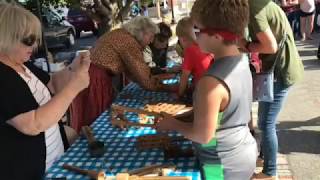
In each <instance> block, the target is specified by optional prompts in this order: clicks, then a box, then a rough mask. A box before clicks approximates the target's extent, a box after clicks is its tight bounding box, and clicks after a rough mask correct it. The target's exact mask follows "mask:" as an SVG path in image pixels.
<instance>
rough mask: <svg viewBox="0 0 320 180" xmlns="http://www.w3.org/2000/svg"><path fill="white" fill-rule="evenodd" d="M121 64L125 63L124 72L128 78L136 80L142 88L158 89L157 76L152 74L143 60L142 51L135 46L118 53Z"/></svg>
mask: <svg viewBox="0 0 320 180" xmlns="http://www.w3.org/2000/svg"><path fill="white" fill-rule="evenodd" d="M120 56H121V59H122V62H123V64H124V65H125V71H126V72H125V73H126V74H128V75H129V76H128V78H130V79H132V80H134V81H135V82H137V83H138V84H139V85H140V86H141V87H142V88H143V89H146V90H153V91H155V90H158V88H159V83H158V81H157V78H156V77H154V76H152V74H151V70H150V68H149V67H148V66H147V64H146V63H145V62H144V58H143V53H142V51H141V50H140V49H139V48H137V47H134V46H133V47H132V48H128V49H125V50H123V51H122V52H121V53H120Z"/></svg>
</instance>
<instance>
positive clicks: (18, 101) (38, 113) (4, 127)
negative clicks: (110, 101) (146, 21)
mask: <svg viewBox="0 0 320 180" xmlns="http://www.w3.org/2000/svg"><path fill="white" fill-rule="evenodd" d="M0 23H1V26H0V37H1V38H0V84H1V88H0V142H1V143H2V144H3V145H2V146H1V153H0V169H1V173H0V179H10V180H21V179H24V180H35V179H42V178H43V176H44V173H45V170H46V169H48V168H49V167H50V166H51V165H52V164H53V163H54V161H55V160H57V159H58V158H59V157H60V156H61V155H62V154H63V152H64V149H65V148H66V147H67V145H68V144H67V141H66V135H65V131H64V129H63V128H62V126H61V125H60V124H58V122H59V120H60V119H61V117H62V116H63V115H64V113H65V112H66V110H67V108H68V106H69V105H70V103H71V102H72V100H73V98H75V96H76V95H77V94H78V93H79V92H80V91H82V90H83V89H84V88H86V87H87V86H88V84H89V75H88V69H89V66H90V57H89V55H90V54H89V53H84V54H81V56H79V57H77V58H76V59H75V60H74V63H72V64H71V66H70V67H69V68H67V69H65V70H63V71H60V72H57V73H55V74H53V75H51V76H49V75H48V74H47V73H45V72H44V71H42V70H40V69H38V68H37V67H35V66H34V65H33V64H31V63H30V62H29V61H28V60H29V59H30V56H31V55H32V53H33V51H34V50H35V49H36V48H37V47H38V45H39V42H41V34H42V33H41V24H40V22H39V20H38V18H37V17H36V16H34V15H33V14H32V13H31V12H29V11H28V10H25V9H24V8H22V7H19V6H17V5H13V4H7V3H0ZM51 93H54V94H55V96H53V97H51Z"/></svg>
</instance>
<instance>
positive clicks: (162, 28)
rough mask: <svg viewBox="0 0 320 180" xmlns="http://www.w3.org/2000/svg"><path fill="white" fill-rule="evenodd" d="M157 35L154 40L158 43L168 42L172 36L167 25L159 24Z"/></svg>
mask: <svg viewBox="0 0 320 180" xmlns="http://www.w3.org/2000/svg"><path fill="white" fill-rule="evenodd" d="M158 27H159V33H158V34H155V38H156V39H158V40H159V41H160V42H163V41H166V40H169V39H170V38H171V36H172V31H171V28H170V26H169V25H168V24H166V23H164V22H161V23H159V24H158Z"/></svg>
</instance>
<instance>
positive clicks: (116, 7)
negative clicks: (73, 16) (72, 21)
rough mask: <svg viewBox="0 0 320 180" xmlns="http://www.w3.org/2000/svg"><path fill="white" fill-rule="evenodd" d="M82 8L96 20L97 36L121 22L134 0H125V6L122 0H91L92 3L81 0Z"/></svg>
mask: <svg viewBox="0 0 320 180" xmlns="http://www.w3.org/2000/svg"><path fill="white" fill-rule="evenodd" d="M81 1H82V2H81V4H82V9H84V10H85V11H86V12H87V14H88V15H89V16H90V17H91V18H92V19H93V20H94V21H96V22H97V24H98V36H101V35H102V34H104V33H106V32H108V31H110V30H111V28H112V27H116V26H118V25H119V24H120V23H123V20H124V18H125V17H127V16H128V15H129V12H130V10H131V4H132V2H133V1H134V0H127V3H126V4H125V6H123V4H122V0H93V2H92V4H93V5H92V4H86V3H85V1H84V0H81Z"/></svg>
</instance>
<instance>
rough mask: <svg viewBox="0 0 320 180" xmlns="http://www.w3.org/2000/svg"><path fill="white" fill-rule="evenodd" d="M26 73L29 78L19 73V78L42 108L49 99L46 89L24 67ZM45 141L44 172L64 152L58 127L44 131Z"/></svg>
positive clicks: (56, 125) (54, 126)
mask: <svg viewBox="0 0 320 180" xmlns="http://www.w3.org/2000/svg"><path fill="white" fill-rule="evenodd" d="M24 68H25V70H26V73H27V74H28V75H29V76H30V77H27V76H25V75H24V74H22V73H19V75H20V76H21V78H22V79H23V80H24V81H25V82H26V83H27V84H28V86H29V88H30V91H31V92H32V94H33V97H34V98H35V99H36V101H37V103H38V104H39V105H40V106H42V105H44V104H45V103H47V102H48V101H49V100H50V99H51V95H50V92H49V90H48V88H47V87H46V86H45V85H44V84H43V83H42V82H41V81H40V80H39V79H38V78H37V77H36V76H35V75H34V74H33V73H32V72H31V71H30V70H29V69H28V68H27V67H26V66H24ZM45 141H46V171H47V170H48V169H49V168H50V167H51V166H52V164H53V163H54V162H55V161H56V160H58V159H59V158H60V157H61V155H62V154H63V152H64V146H63V142H62V138H61V134H60V130H59V125H58V124H55V125H53V126H52V127H51V128H49V129H47V130H46V131H45Z"/></svg>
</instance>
